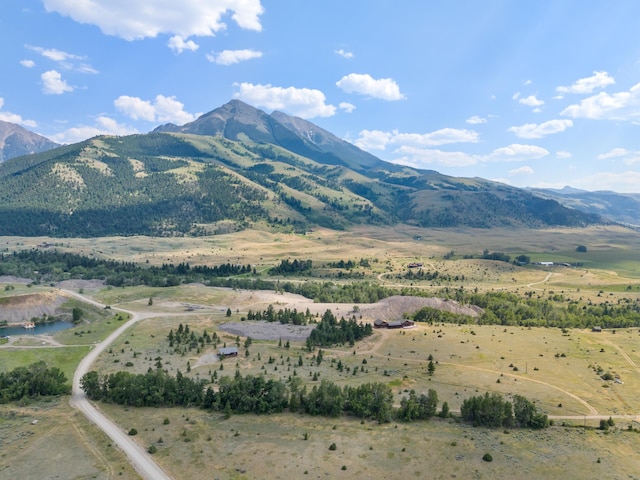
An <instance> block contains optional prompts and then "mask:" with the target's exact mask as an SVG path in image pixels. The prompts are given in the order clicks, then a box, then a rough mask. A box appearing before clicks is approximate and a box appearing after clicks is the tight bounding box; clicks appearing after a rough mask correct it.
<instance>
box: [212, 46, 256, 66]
mask: <svg viewBox="0 0 640 480" xmlns="http://www.w3.org/2000/svg"><path fill="white" fill-rule="evenodd" d="M260 57H262V52H259V51H256V50H246V49H245V50H223V51H222V52H219V53H215V52H211V53H210V54H207V60H209V61H210V62H212V63H217V64H218V65H233V64H234V63H240V62H246V61H247V60H251V59H254V58H260Z"/></svg>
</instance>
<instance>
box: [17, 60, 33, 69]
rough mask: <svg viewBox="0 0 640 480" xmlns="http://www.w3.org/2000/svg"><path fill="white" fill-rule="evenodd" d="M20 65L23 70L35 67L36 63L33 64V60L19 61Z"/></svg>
mask: <svg viewBox="0 0 640 480" xmlns="http://www.w3.org/2000/svg"><path fill="white" fill-rule="evenodd" d="M20 65H22V66H23V67H25V68H33V67H35V66H36V62H34V61H33V60H20Z"/></svg>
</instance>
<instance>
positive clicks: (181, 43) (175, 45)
mask: <svg viewBox="0 0 640 480" xmlns="http://www.w3.org/2000/svg"><path fill="white" fill-rule="evenodd" d="M167 46H168V47H169V48H170V49H171V50H173V51H174V52H176V53H182V52H184V51H185V50H189V51H191V52H195V51H196V50H198V48H199V47H200V46H199V45H198V44H197V43H196V42H194V41H193V40H187V41H186V42H185V40H184V38H182V37H181V36H180V35H174V36H173V37H171V38H170V39H169V41H168V42H167Z"/></svg>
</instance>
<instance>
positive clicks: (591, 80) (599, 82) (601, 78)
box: [556, 71, 616, 94]
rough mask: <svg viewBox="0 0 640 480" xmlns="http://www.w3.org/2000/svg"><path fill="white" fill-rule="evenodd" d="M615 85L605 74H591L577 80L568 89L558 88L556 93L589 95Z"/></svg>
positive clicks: (612, 79) (610, 77)
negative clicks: (596, 90) (599, 89)
mask: <svg viewBox="0 0 640 480" xmlns="http://www.w3.org/2000/svg"><path fill="white" fill-rule="evenodd" d="M614 83H616V81H615V79H614V78H613V77H612V76H611V75H609V74H608V73H607V72H595V71H594V72H593V75H592V76H590V77H586V78H581V79H579V80H577V81H576V82H575V83H574V84H573V85H570V86H568V87H558V88H556V91H558V92H560V93H581V94H585V93H591V92H593V91H594V90H595V89H596V88H604V87H606V86H607V85H613V84H614Z"/></svg>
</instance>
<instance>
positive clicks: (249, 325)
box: [218, 322, 315, 342]
mask: <svg viewBox="0 0 640 480" xmlns="http://www.w3.org/2000/svg"><path fill="white" fill-rule="evenodd" d="M218 328H220V330H224V331H225V332H227V333H232V334H234V335H240V336H242V337H251V338H253V339H255V340H279V339H282V340H290V341H292V342H303V341H305V340H306V339H307V337H308V336H309V334H310V333H311V330H313V329H314V328H315V325H283V324H281V323H276V322H228V323H223V324H222V325H220V326H219V327H218Z"/></svg>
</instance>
